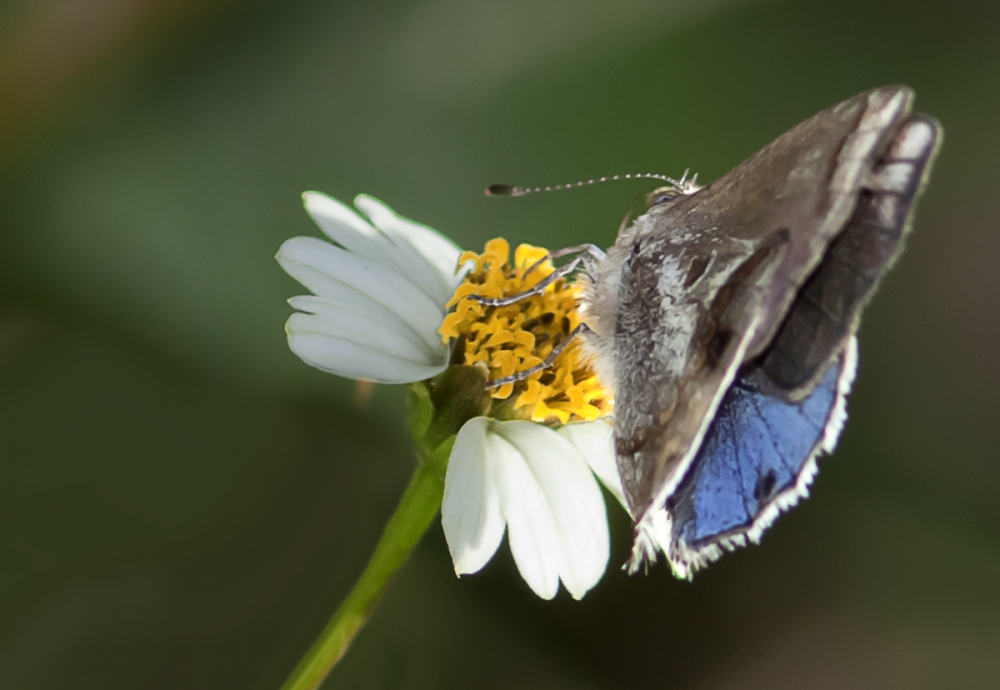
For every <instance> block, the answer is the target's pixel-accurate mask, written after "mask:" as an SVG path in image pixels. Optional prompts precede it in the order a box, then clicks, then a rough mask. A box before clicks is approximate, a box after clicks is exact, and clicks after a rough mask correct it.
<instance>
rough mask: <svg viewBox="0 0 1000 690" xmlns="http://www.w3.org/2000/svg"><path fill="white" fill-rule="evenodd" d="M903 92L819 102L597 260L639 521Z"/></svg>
mask: <svg viewBox="0 0 1000 690" xmlns="http://www.w3.org/2000/svg"><path fill="white" fill-rule="evenodd" d="M911 102H912V92H910V90H909V89H906V88H905V87H891V88H886V89H879V90H876V91H872V92H868V93H865V94H862V95H860V96H857V97H855V98H853V99H851V100H849V101H845V102H844V103H842V104H840V105H838V106H836V107H834V108H831V109H830V110H827V111H824V112H822V113H819V114H818V115H816V116H814V117H813V118H811V119H810V120H807V121H806V122H804V123H802V124H801V125H799V126H798V127H796V128H794V129H792V130H791V131H789V132H788V133H786V134H785V135H783V136H782V137H780V138H778V139H777V140H776V141H774V142H773V143H772V144H770V145H768V146H767V147H765V148H764V149H763V150H762V151H760V152H759V153H758V154H756V155H755V156H753V157H751V158H750V159H748V160H747V161H745V162H744V163H742V164H741V165H739V166H737V168H735V169H734V170H733V171H732V172H730V173H729V174H728V175H726V176H725V177H723V178H721V179H720V180H718V181H717V182H716V183H714V184H712V185H711V186H709V187H707V188H705V189H703V190H701V191H699V192H698V193H696V194H693V195H691V196H688V197H685V198H682V199H680V200H678V201H676V202H674V203H672V204H669V205H665V206H662V207H654V208H653V209H652V210H651V211H650V212H649V213H648V214H647V215H645V216H643V217H641V218H640V219H638V220H637V221H636V224H635V225H634V226H633V227H632V228H630V229H628V230H627V231H626V232H625V233H623V235H622V236H621V237H620V238H619V241H618V242H617V243H616V246H615V247H614V248H613V249H612V250H611V251H609V255H608V261H607V262H606V266H601V267H598V269H597V271H596V272H595V273H596V274H595V276H594V278H595V285H594V293H595V295H596V297H595V298H594V300H593V303H592V304H591V305H590V307H591V311H592V314H593V317H594V320H595V321H596V322H599V323H600V324H601V326H602V327H601V328H597V329H595V330H596V331H597V333H596V334H595V336H594V337H595V339H596V340H598V343H597V349H598V350H603V351H605V352H608V351H609V352H610V354H611V356H610V360H611V362H612V367H613V370H614V372H613V373H614V380H615V381H616V386H615V391H616V392H615V395H616V398H615V413H616V423H615V436H616V449H617V452H618V463H619V469H620V471H621V474H622V479H623V484H624V486H625V491H626V495H627V497H628V499H629V502H630V508H631V510H632V514H633V517H634V518H635V519H636V521H637V523H640V530H641V529H642V527H643V525H644V524H645V523H647V522H648V520H647V518H648V515H647V514H648V513H649V512H650V509H651V508H652V509H654V510H661V509H662V506H663V503H664V502H665V499H666V497H667V496H669V495H670V493H671V492H672V491H673V490H674V489H675V488H676V486H677V484H678V482H679V481H680V480H681V478H682V477H683V475H684V472H685V471H686V470H687V467H688V466H689V465H690V463H691V460H692V458H693V455H694V453H695V452H696V451H697V448H698V445H699V444H700V442H701V438H702V437H703V435H704V432H705V429H706V427H707V424H708V423H709V422H710V421H711V418H712V415H713V414H714V412H715V409H716V407H717V406H718V403H719V401H720V399H721V396H722V395H723V394H724V393H725V390H726V389H727V388H728V386H729V384H730V383H731V381H732V379H733V376H734V374H735V371H736V368H737V367H738V366H739V365H740V364H741V363H742V362H744V361H745V360H747V359H748V358H750V357H753V356H755V355H757V354H759V353H760V352H761V351H762V350H763V349H764V348H765V347H766V346H767V345H768V344H769V343H770V341H771V339H772V338H773V335H774V333H775V331H776V330H777V328H778V326H779V325H780V324H781V322H782V320H783V318H784V316H785V314H786V312H787V310H788V307H789V305H790V303H791V301H792V300H793V298H794V297H795V294H796V292H797V291H798V289H799V287H800V286H801V285H802V283H803V282H804V280H805V279H806V277H807V276H808V275H809V274H810V273H811V272H812V271H813V269H814V268H815V267H816V265H817V263H818V262H819V260H820V259H821V257H822V256H823V254H824V252H825V251H826V248H827V245H828V244H829V243H830V241H831V240H832V238H833V237H834V236H836V235H837V234H838V233H839V232H840V231H841V230H842V229H843V228H844V226H845V224H846V222H847V220H848V218H849V217H850V216H851V213H852V212H853V210H854V207H855V205H856V203H857V200H858V197H859V194H860V191H861V188H862V184H863V183H864V182H865V181H866V180H867V179H869V178H870V176H871V174H872V170H873V166H874V163H875V160H876V159H877V157H878V155H879V153H880V151H881V149H882V148H884V146H885V142H886V140H887V139H888V137H889V134H890V132H891V131H893V130H894V129H896V128H897V127H898V125H899V123H900V122H901V121H902V120H903V119H905V118H906V117H907V115H908V113H909V108H910V105H911ZM610 324H613V329H612V328H609V326H610ZM602 341H603V342H602Z"/></svg>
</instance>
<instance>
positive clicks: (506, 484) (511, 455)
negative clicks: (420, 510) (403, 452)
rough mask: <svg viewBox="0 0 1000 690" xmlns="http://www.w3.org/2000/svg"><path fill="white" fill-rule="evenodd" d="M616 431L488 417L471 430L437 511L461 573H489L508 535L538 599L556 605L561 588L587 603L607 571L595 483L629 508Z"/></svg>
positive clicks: (458, 447)
mask: <svg viewBox="0 0 1000 690" xmlns="http://www.w3.org/2000/svg"><path fill="white" fill-rule="evenodd" d="M611 432H612V428H611V426H610V425H609V424H607V423H605V422H602V421H596V422H581V423H577V424H568V425H566V426H564V427H562V428H561V429H560V430H559V431H555V430H553V429H550V428H549V427H547V426H544V425H542V424H536V423H534V422H524V421H512V422H498V421H496V420H492V419H489V418H487V417H476V418H475V419H472V420H469V421H468V422H466V424H465V425H464V426H463V427H462V430H461V431H459V432H458V438H457V439H456V440H455V447H454V449H453V450H452V452H451V459H450V460H449V463H448V473H447V476H446V477H445V482H444V502H443V503H442V505H441V523H442V525H443V526H444V535H445V538H446V539H447V540H448V548H449V549H450V550H451V556H452V560H453V561H454V563H455V573H456V574H458V575H465V574H468V573H474V572H477V571H478V570H480V569H481V568H482V567H483V566H484V565H486V563H487V562H488V561H489V560H490V559H491V558H492V557H493V554H494V553H495V552H496V550H497V548H498V547H499V546H500V541H501V540H502V539H503V533H504V527H505V526H506V528H507V531H508V532H509V537H508V538H509V540H510V550H511V553H512V554H513V555H514V562H515V563H517V569H518V570H519V571H520V573H521V577H523V578H524V580H525V582H527V583H528V586H529V587H531V589H532V590H533V591H534V592H535V594H537V595H538V596H540V597H542V598H543V599H551V598H552V597H554V596H555V595H556V591H557V590H558V589H559V581H560V580H562V582H563V584H564V585H565V586H566V589H568V590H569V593H570V594H572V595H573V597H574V598H576V599H579V598H581V597H582V596H583V595H584V594H586V593H587V591H588V590H589V589H590V588H591V587H593V586H594V585H595V584H597V582H598V580H600V579H601V576H602V575H603V574H604V570H605V568H606V567H607V565H608V521H607V515H606V513H605V508H604V498H603V497H602V496H601V490H600V488H599V487H598V486H597V481H596V480H595V479H594V474H597V476H598V477H600V478H601V480H602V482H604V483H605V485H606V486H607V487H608V489H609V490H611V492H612V493H614V494H615V495H616V497H618V499H619V500H620V501H622V502H624V496H623V495H622V488H621V480H620V479H619V478H618V471H617V468H616V467H615V459H614V453H613V450H612V445H611V443H612V441H611ZM623 504H624V503H623Z"/></svg>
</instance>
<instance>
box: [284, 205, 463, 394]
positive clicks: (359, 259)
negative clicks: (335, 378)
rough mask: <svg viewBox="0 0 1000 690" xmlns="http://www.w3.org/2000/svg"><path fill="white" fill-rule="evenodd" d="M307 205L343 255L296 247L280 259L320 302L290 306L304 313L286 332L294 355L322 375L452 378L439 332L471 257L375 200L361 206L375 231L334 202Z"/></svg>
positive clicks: (288, 246)
mask: <svg viewBox="0 0 1000 690" xmlns="http://www.w3.org/2000/svg"><path fill="white" fill-rule="evenodd" d="M302 196H303V199H304V201H305V205H306V210H308V211H309V214H310V215H311V216H312V217H313V220H315V221H316V223H317V224H318V225H319V226H320V228H322V230H323V232H324V233H326V235H327V236H328V237H329V238H330V239H332V240H333V241H334V242H336V243H337V244H338V245H340V246H335V245H333V244H330V243H329V242H325V241H323V240H320V239H317V238H314V237H293V238H292V239H290V240H288V241H286V242H285V243H284V244H282V245H281V249H280V250H279V251H278V257H277V258H278V262H279V263H280V264H281V266H282V268H284V269H285V270H286V271H287V272H288V273H289V275H291V276H292V277H293V278H295V279H296V280H298V281H299V282H300V283H302V284H303V285H304V286H306V287H307V288H309V289H310V290H312V292H313V293H314V294H312V295H303V296H299V297H293V298H292V299H290V300H289V303H290V304H291V305H292V306H293V307H295V309H297V310H299V313H297V314H293V315H292V316H291V318H289V319H288V323H287V324H286V326H285V330H286V331H287V333H288V345H289V347H290V348H291V349H292V352H294V353H295V354H297V355H298V356H299V357H301V358H302V359H303V360H304V361H305V362H306V363H307V364H311V365H312V366H314V367H317V368H318V369H322V370H324V371H329V372H331V373H333V374H338V375H340V376H345V377H347V378H354V379H368V380H370V381H375V382H378V383H412V382H414V381H422V380H424V379H428V378H431V377H432V376H434V375H436V374H439V373H441V372H442V371H444V369H445V368H446V367H447V366H448V347H447V346H446V345H444V344H442V342H441V336H440V335H439V334H438V332H437V329H438V327H439V326H440V325H441V320H442V319H443V318H444V303H445V302H446V301H447V300H448V298H449V297H451V294H452V292H453V291H454V289H455V286H456V285H458V283H459V282H460V281H461V278H462V276H461V275H456V273H455V267H456V264H457V263H458V257H459V254H460V253H461V250H460V249H459V248H458V247H457V246H455V244H454V243H452V242H451V240H449V239H447V238H446V237H444V236H442V235H439V234H438V233H437V232H435V231H434V230H431V229H430V228H428V227H425V226H423V225H419V224H418V223H414V222H413V221H411V220H408V219H406V218H401V217H399V216H397V215H396V214H395V213H394V212H393V211H392V209H390V208H389V207H388V206H386V205H385V204H383V203H382V202H380V201H378V200H377V199H373V198H372V197H370V196H363V195H362V196H359V197H358V198H357V199H355V202H354V203H355V204H356V205H357V207H358V209H360V210H361V211H362V212H364V213H365V215H367V216H368V218H369V219H371V223H369V222H368V220H365V219H364V218H362V217H361V216H360V215H358V214H357V213H356V212H354V211H353V210H352V209H350V208H349V207H347V206H345V205H344V204H342V203H340V202H339V201H336V200H334V199H331V198H330V197H328V196H326V195H324V194H319V193H317V192H306V193H305V194H303V195H302ZM372 223H373V224H374V227H373V226H372Z"/></svg>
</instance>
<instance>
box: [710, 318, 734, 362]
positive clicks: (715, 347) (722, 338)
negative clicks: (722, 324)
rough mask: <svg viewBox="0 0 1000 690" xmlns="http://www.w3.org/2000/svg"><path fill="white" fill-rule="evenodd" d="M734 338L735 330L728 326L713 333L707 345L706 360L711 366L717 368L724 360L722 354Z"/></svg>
mask: <svg viewBox="0 0 1000 690" xmlns="http://www.w3.org/2000/svg"><path fill="white" fill-rule="evenodd" d="M732 339H733V332H732V331H731V330H729V329H728V328H722V329H719V330H717V331H715V333H713V334H712V337H711V339H709V341H708V344H707V345H706V346H705V360H706V363H707V364H708V366H709V367H711V368H712V369H715V368H716V367H718V366H719V362H720V361H722V355H723V353H725V351H726V348H727V347H728V346H729V343H730V341H732Z"/></svg>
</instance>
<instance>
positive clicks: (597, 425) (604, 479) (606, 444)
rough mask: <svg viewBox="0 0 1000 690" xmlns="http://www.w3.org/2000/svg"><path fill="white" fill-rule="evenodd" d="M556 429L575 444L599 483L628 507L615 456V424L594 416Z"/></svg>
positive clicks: (624, 506)
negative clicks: (588, 419) (589, 420)
mask: <svg viewBox="0 0 1000 690" xmlns="http://www.w3.org/2000/svg"><path fill="white" fill-rule="evenodd" d="M559 433H560V434H562V435H563V436H564V437H566V438H567V439H569V442H570V443H572V444H573V445H574V446H576V449H577V450H578V451H580V455H582V456H583V459H584V460H586V461H587V464H588V465H589V466H590V469H591V471H592V472H593V473H594V474H595V475H597V478H598V479H600V480H601V484H604V486H605V487H607V489H608V491H610V492H611V495H612V496H614V497H615V498H617V499H618V502H619V503H621V504H622V508H624V509H625V510H626V511H627V510H628V503H626V501H625V491H624V490H623V489H622V478H621V475H620V474H619V473H618V460H617V459H616V456H615V440H614V425H613V424H609V423H608V421H607V420H604V419H597V420H595V421H593V422H579V423H575V424H567V425H565V426H563V427H562V428H561V429H559Z"/></svg>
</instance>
